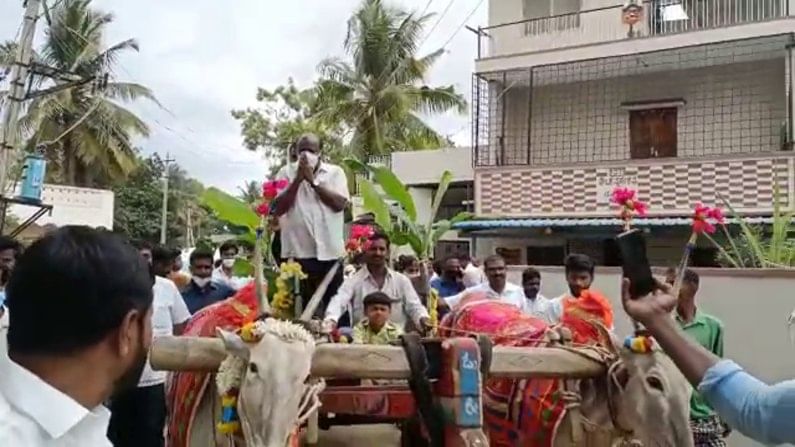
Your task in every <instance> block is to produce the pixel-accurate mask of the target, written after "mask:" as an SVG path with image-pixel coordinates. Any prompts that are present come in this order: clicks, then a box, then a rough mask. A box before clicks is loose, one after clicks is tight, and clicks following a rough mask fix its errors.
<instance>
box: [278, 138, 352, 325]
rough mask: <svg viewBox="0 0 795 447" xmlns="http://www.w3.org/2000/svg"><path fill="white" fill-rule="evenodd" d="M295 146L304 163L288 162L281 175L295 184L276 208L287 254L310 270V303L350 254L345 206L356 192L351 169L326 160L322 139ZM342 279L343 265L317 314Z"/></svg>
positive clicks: (306, 295)
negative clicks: (350, 186)
mask: <svg viewBox="0 0 795 447" xmlns="http://www.w3.org/2000/svg"><path fill="white" fill-rule="evenodd" d="M295 148H296V150H297V152H298V164H297V165H287V166H285V167H284V168H282V170H281V171H279V173H278V174H277V175H276V178H277V179H278V180H280V179H284V180H288V181H289V182H290V186H289V187H288V188H287V190H286V191H284V192H283V193H282V194H281V195H279V197H278V198H277V200H276V205H275V212H274V213H275V215H276V216H279V228H280V229H281V242H282V244H281V257H282V258H284V259H290V258H293V259H295V260H296V261H297V262H299V263H300V264H301V267H302V269H303V271H304V273H306V274H307V275H308V278H307V279H306V280H305V281H303V283H302V287H301V295H302V297H303V301H304V306H306V304H307V303H308V302H309V299H310V298H311V297H312V294H314V292H315V290H316V289H317V287H318V285H320V283H321V282H322V281H323V278H325V276H326V273H328V271H329V270H331V268H332V267H333V266H334V264H335V263H336V262H337V260H338V259H339V258H341V257H342V256H343V255H344V254H345V244H344V236H343V219H344V212H343V211H344V210H345V207H346V206H347V205H348V199H349V197H350V196H349V193H348V179H347V177H346V176H345V171H343V170H342V168H340V167H339V166H337V165H333V164H330V163H326V162H323V161H321V160H320V156H321V150H322V144H321V142H320V139H319V138H318V137H317V136H316V135H313V134H305V135H303V136H301V137H300V138H299V139H298V141H297V142H296V143H295ZM342 279H343V278H342V268H338V269H337V272H336V274H335V275H334V278H333V279H332V281H331V283H330V284H329V286H328V289H327V291H326V294H325V295H324V297H323V302H322V305H320V306H318V309H317V312H316V315H318V316H320V315H323V312H324V311H325V307H326V304H327V303H328V300H329V299H330V298H331V296H332V295H333V294H334V292H335V291H336V290H337V289H338V288H339V286H340V284H342Z"/></svg>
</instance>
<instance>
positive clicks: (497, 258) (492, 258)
mask: <svg viewBox="0 0 795 447" xmlns="http://www.w3.org/2000/svg"><path fill="white" fill-rule="evenodd" d="M492 262H502V263H503V264H505V258H503V257H502V256H500V255H490V256H487V257H486V259H484V260H483V268H484V269H485V268H488V266H489V264H491V263H492Z"/></svg>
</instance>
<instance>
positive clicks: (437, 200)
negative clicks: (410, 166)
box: [428, 171, 453, 227]
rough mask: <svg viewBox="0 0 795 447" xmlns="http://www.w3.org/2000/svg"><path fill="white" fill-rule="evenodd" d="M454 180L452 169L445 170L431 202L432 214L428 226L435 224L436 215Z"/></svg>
mask: <svg viewBox="0 0 795 447" xmlns="http://www.w3.org/2000/svg"><path fill="white" fill-rule="evenodd" d="M452 181H453V174H452V173H451V172H450V171H444V172H443V173H442V177H441V178H440V179H439V186H438V187H437V188H436V194H434V195H433V201H432V204H431V215H430V217H429V221H428V226H429V227H430V226H431V225H432V224H433V221H434V220H436V215H437V214H439V207H440V206H442V199H444V195H445V194H447V188H448V187H450V182H452Z"/></svg>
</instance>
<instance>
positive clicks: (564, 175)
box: [475, 152, 795, 218]
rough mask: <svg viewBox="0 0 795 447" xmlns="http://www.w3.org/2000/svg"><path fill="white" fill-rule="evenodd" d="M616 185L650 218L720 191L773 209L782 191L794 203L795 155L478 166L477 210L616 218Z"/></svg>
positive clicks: (746, 206)
mask: <svg viewBox="0 0 795 447" xmlns="http://www.w3.org/2000/svg"><path fill="white" fill-rule="evenodd" d="M615 186H627V187H631V188H633V189H635V190H637V192H638V196H639V197H640V198H641V199H642V200H644V201H646V202H647V203H648V205H649V210H650V211H649V214H650V215H651V216H687V215H690V213H691V212H692V206H693V204H694V203H696V202H702V203H706V204H719V203H721V202H720V196H723V197H725V198H726V199H727V200H728V201H729V203H731V204H732V206H733V207H734V208H735V209H736V210H737V211H738V212H741V213H745V214H770V213H772V212H773V206H774V194H775V192H774V191H775V190H776V188H778V190H779V199H780V200H781V203H782V204H783V206H785V207H788V208H789V209H792V207H793V204H795V154H793V153H792V152H777V153H764V154H755V155H746V156H721V157H714V158H709V159H703V158H702V159H681V158H676V159H664V160H663V159H657V160H642V161H623V162H605V163H587V164H580V165H571V164H565V165H558V166H543V167H530V166H526V167H511V168H507V167H492V168H478V169H476V171H475V203H476V214H477V215H478V216H483V217H492V218H499V217H608V216H614V215H615V209H614V208H613V207H612V206H611V204H610V203H609V196H610V193H611V192H612V190H613V188H614V187H615Z"/></svg>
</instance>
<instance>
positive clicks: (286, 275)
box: [271, 261, 307, 319]
mask: <svg viewBox="0 0 795 447" xmlns="http://www.w3.org/2000/svg"><path fill="white" fill-rule="evenodd" d="M279 271H280V273H279V276H278V277H277V278H276V293H274V294H273V302H271V309H273V316H274V317H275V318H282V319H285V318H290V317H292V311H293V308H294V307H293V306H294V305H295V303H294V301H295V296H296V295H297V294H298V281H300V280H302V279H306V277H307V275H306V273H304V271H303V270H302V269H301V264H299V263H297V262H295V261H287V262H283V263H282V265H281V266H280V267H279Z"/></svg>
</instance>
